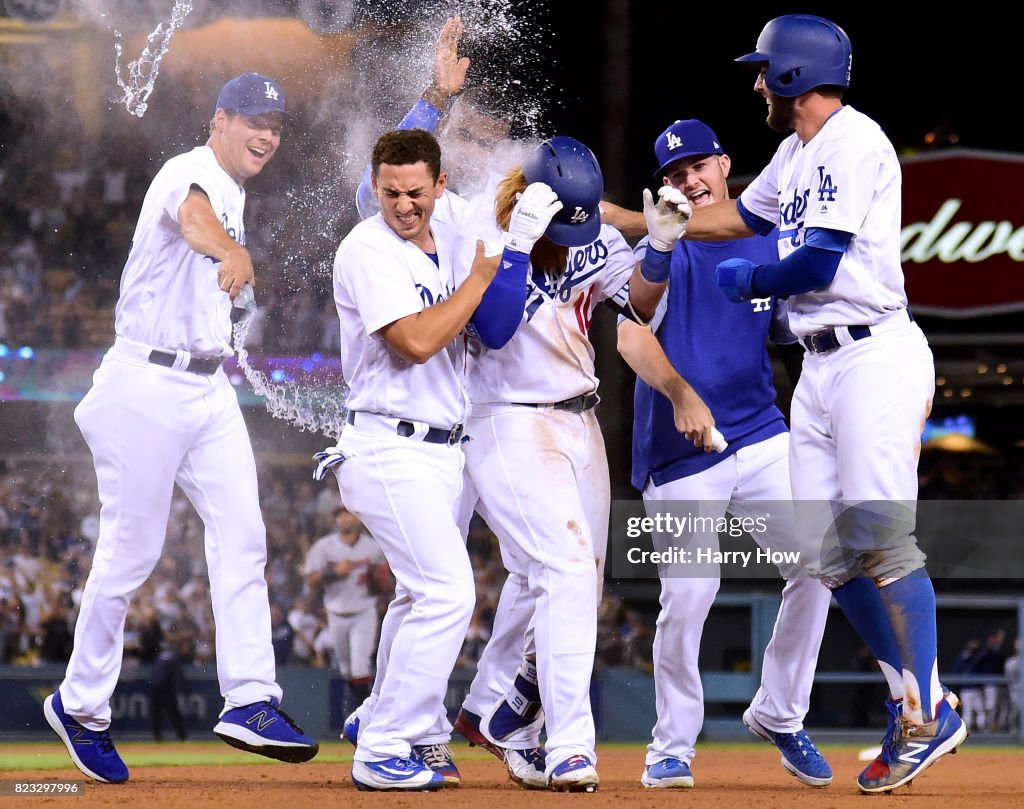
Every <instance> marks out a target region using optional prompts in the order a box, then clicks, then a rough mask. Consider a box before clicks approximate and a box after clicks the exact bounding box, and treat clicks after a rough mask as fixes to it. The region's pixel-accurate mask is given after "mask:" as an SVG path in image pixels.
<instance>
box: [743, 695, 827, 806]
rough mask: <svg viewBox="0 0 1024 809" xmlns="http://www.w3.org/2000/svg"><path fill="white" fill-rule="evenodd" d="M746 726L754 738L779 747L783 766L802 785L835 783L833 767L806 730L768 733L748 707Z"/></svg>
mask: <svg viewBox="0 0 1024 809" xmlns="http://www.w3.org/2000/svg"><path fill="white" fill-rule="evenodd" d="M743 724H744V725H746V726H747V729H748V730H749V731H750V732H751V733H753V734H754V735H755V736H760V737H761V738H762V739H764V740H765V741H766V742H771V743H772V744H774V745H775V746H776V747H778V748H779V752H781V753H782V766H783V768H784V769H785V770H786V771H787V772H788V773H789V774H790V775H793V776H796V778H797V780H798V781H800V783H802V784H807V786H809V787H827V786H828V785H829V784H831V783H832V768H831V767H830V766H829V765H828V762H827V761H825V757H824V756H823V755H822V754H821V753H819V752H818V748H817V747H815V746H814V742H812V741H811V737H810V736H808V735H807V731H805V730H800V731H797V732H796V733H777V732H776V731H774V730H769V729H768V728H766V727H765V726H764V725H762V724H761V723H760V722H758V721H757V717H755V716H754V712H753V711H752V710H751V709H750V708H747V710H745V711H744V712H743Z"/></svg>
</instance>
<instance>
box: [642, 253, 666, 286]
mask: <svg viewBox="0 0 1024 809" xmlns="http://www.w3.org/2000/svg"><path fill="white" fill-rule="evenodd" d="M671 269H672V252H671V251H669V252H668V253H664V252H662V251H661V250H655V249H654V248H653V247H651V246H650V245H648V246H647V252H646V253H645V254H644V260H643V261H641V262H640V274H641V275H642V276H643V277H644V278H645V279H646V280H648V281H650V282H651V283H652V284H664V283H665V282H666V281H668V275H669V270H671Z"/></svg>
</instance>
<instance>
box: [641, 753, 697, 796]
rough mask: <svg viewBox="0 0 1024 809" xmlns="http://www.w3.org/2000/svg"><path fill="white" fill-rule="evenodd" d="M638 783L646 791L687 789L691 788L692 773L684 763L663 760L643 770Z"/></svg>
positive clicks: (668, 759) (677, 760)
mask: <svg viewBox="0 0 1024 809" xmlns="http://www.w3.org/2000/svg"><path fill="white" fill-rule="evenodd" d="M640 783H641V784H643V785H644V786H645V787H647V788H648V789H689V788H691V787H692V786H693V773H691V772H690V765H689V764H687V763H686V762H685V761H680V760H679V759H677V758H663V759H662V760H661V761H658V762H655V763H654V764H648V765H647V766H646V767H645V768H644V774H643V775H641V776H640Z"/></svg>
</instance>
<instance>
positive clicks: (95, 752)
mask: <svg viewBox="0 0 1024 809" xmlns="http://www.w3.org/2000/svg"><path fill="white" fill-rule="evenodd" d="M43 714H44V715H45V716H46V721H47V723H48V724H49V725H50V727H51V728H53V732H54V733H56V734H57V735H58V736H59V737H60V740H61V741H62V742H64V746H65V747H66V748H67V749H68V755H70V756H71V760H72V761H73V762H74V763H75V766H76V767H78V769H80V770H81V771H82V772H84V773H85V774H86V775H88V776H89V777H90V778H94V779H95V780H97V781H102V782H103V783H105V784H121V783H123V782H125V781H127V780H128V767H127V765H125V763H124V761H122V760H121V756H119V755H118V754H117V750H116V749H115V748H114V742H113V740H112V739H111V738H110V731H108V730H89V729H88V728H87V727H84V726H83V725H82V724H80V723H79V722H78V721H77V720H76V719H74V718H73V717H71V715H70V714H66V713H64V706H63V705H62V704H61V700H60V691H54V692H53V693H52V694H50V696H48V697H47V698H46V699H45V700H44V701H43Z"/></svg>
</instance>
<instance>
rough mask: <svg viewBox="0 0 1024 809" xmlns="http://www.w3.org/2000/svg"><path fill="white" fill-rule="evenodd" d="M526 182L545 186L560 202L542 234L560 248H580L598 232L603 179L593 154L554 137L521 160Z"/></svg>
mask: <svg viewBox="0 0 1024 809" xmlns="http://www.w3.org/2000/svg"><path fill="white" fill-rule="evenodd" d="M523 174H524V175H526V182H527V183H547V184H548V185H549V186H551V190H552V191H554V192H555V194H556V195H557V196H558V199H559V200H560V201H561V203H562V210H560V211H559V212H558V213H556V214H555V217H554V219H552V220H551V224H549V225H548V228H547V230H545V231H544V235H545V236H547V237H548V238H549V239H550V240H551V241H553V242H554V243H555V244H560V245H562V246H563V247H580V246H581V245H584V244H589V243H590V242H592V241H594V239H596V238H597V234H598V231H600V230H601V211H600V208H599V207H598V206H599V205H600V203H601V194H603V193H604V177H603V176H602V175H601V166H600V165H599V164H598V162H597V158H596V157H594V153H593V152H592V151H590V149H588V148H587V147H586V146H584V145H583V144H582V143H580V142H579V141H578V140H576V139H575V138H569V137H566V136H564V135H556V136H555V137H553V138H549V139H548V140H546V141H544V142H543V143H542V144H540V146H538V147H537V148H536V149H534V150H533V152H532V153H531V154H530V155H529V156H528V157H527V158H526V160H524V161H523Z"/></svg>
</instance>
